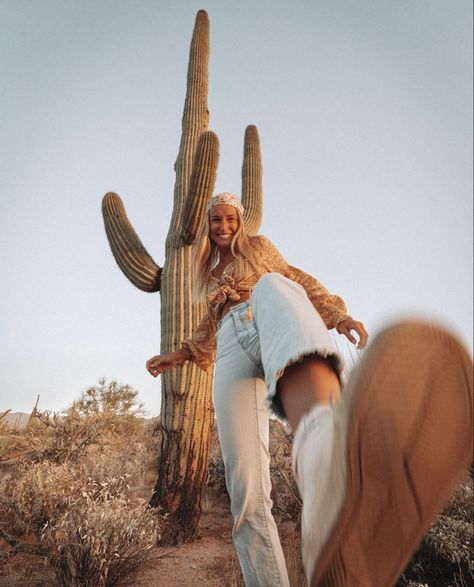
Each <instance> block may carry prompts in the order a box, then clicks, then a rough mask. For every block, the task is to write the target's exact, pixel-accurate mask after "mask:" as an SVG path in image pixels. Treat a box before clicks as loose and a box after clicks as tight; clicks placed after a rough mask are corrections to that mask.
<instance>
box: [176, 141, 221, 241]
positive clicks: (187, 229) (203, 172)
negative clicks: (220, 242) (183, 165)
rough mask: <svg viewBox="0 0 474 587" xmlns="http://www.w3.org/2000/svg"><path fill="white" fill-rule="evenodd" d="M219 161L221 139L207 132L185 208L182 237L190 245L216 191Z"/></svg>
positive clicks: (201, 143)
mask: <svg viewBox="0 0 474 587" xmlns="http://www.w3.org/2000/svg"><path fill="white" fill-rule="evenodd" d="M218 160H219V139H218V138H217V135H216V134H214V133H213V132H211V131H206V132H204V133H202V135H201V136H200V137H199V141H198V145H197V148H196V155H195V157H194V164H193V171H192V174H191V180H190V182H189V189H188V194H187V196H186V203H185V206H184V213H183V232H182V236H183V240H184V242H185V243H186V244H188V245H190V244H192V243H193V242H194V240H195V238H196V234H197V231H198V228H199V226H200V225H201V222H202V219H203V216H204V213H205V210H206V204H207V202H208V201H209V198H210V197H211V195H212V192H213V190H214V184H215V182H216V173H217V163H218Z"/></svg>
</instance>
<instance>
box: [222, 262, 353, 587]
mask: <svg viewBox="0 0 474 587" xmlns="http://www.w3.org/2000/svg"><path fill="white" fill-rule="evenodd" d="M249 306H250V308H251V312H250V315H249ZM309 354H319V355H321V356H324V357H328V356H329V357H331V358H332V359H333V362H334V364H335V366H336V368H337V369H338V370H339V372H340V369H341V368H342V362H341V361H340V359H339V358H338V357H337V354H336V349H335V347H334V343H333V341H332V338H331V337H330V336H329V333H328V330H327V328H326V326H325V325H324V322H323V321H322V319H321V317H320V316H319V314H318V313H317V312H316V310H315V309H314V307H313V305H312V304H311V302H310V301H309V299H308V297H307V295H306V292H305V291H304V289H303V288H302V287H301V286H300V285H298V284H297V283H295V282H293V281H290V280H289V279H287V278H286V277H283V276H282V275H280V274H279V273H268V274H266V275H264V276H262V277H261V278H260V280H259V282H258V283H257V285H256V287H255V289H254V291H253V294H252V298H251V300H249V301H247V302H243V303H242V304H238V305H236V306H233V307H232V308H231V310H230V312H229V313H228V314H226V316H224V318H223V319H222V320H221V322H220V324H219V329H218V332H217V359H216V368H215V378H214V391H213V399H214V407H215V411H216V419H217V428H218V433H219V440H220V444H221V449H222V456H223V459H224V465H225V475H226V484H227V489H228V491H229V495H230V498H231V510H232V516H233V518H234V529H233V538H234V543H235V546H236V549H237V554H238V557H239V561H240V566H241V568H242V573H243V576H244V580H245V584H246V586H247V587H279V586H282V587H288V586H289V584H290V583H289V580H288V573H287V570H286V565H285V559H284V556H283V551H282V548H281V544H280V539H279V536H278V531H277V527H276V524H275V520H274V519H273V516H272V513H271V508H272V501H271V499H270V492H271V481H270V454H269V449H268V444H269V410H268V408H270V411H273V412H274V413H275V414H277V415H278V416H280V417H284V414H283V413H282V411H281V406H280V405H279V403H278V398H277V397H275V391H276V383H277V380H278V378H279V377H280V376H281V374H282V373H283V371H284V369H285V367H286V366H288V365H289V364H291V363H294V362H295V361H297V360H299V359H301V358H302V357H304V356H306V355H309Z"/></svg>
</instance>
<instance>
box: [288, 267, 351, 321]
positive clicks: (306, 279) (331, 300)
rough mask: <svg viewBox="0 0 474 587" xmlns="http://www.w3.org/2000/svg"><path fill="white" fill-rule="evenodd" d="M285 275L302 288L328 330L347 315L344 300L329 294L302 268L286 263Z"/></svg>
mask: <svg viewBox="0 0 474 587" xmlns="http://www.w3.org/2000/svg"><path fill="white" fill-rule="evenodd" d="M286 277H288V278H289V279H292V280H293V281H295V282H296V283H299V284H300V285H301V286H302V287H303V288H304V290H305V291H306V295H307V296H308V298H309V299H310V301H311V303H312V304H313V306H314V307H315V308H316V310H317V311H318V312H319V315H320V316H321V318H322V319H323V322H324V324H326V326H327V328H328V330H331V328H335V327H336V326H337V325H338V324H339V322H341V321H342V320H345V319H346V318H348V317H349V314H348V313H347V308H346V304H345V302H344V300H343V299H342V298H341V297H339V296H338V295H335V294H331V293H330V292H329V291H328V289H327V288H326V287H324V285H323V284H322V283H320V282H319V281H318V280H317V279H315V278H314V277H312V276H311V275H308V273H305V272H304V271H303V270H302V269H298V267H293V266H292V265H288V274H287V275H286Z"/></svg>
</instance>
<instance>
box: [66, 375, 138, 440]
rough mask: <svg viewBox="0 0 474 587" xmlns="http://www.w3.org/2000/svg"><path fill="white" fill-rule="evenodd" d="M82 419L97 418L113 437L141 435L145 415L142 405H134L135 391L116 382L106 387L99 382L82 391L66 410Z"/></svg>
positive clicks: (136, 396) (104, 382)
mask: <svg viewBox="0 0 474 587" xmlns="http://www.w3.org/2000/svg"><path fill="white" fill-rule="evenodd" d="M69 411H74V412H77V413H78V414H79V416H81V417H82V418H94V417H96V418H97V417H98V418H100V420H102V421H104V423H105V426H106V428H107V429H108V430H109V431H113V432H115V433H116V434H121V435H123V434H126V435H130V434H141V433H142V432H143V429H144V416H145V414H146V412H145V409H144V407H143V404H142V403H139V402H138V391H136V390H134V389H133V388H132V387H131V386H130V385H127V384H120V383H117V381H110V382H109V383H107V380H106V379H104V378H103V379H99V382H98V384H97V385H94V386H91V387H89V388H88V389H86V390H85V391H84V392H83V393H82V394H81V396H80V398H79V399H78V400H76V401H74V402H73V404H72V406H71V408H70V409H69V410H68V413H69Z"/></svg>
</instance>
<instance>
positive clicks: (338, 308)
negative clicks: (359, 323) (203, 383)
mask: <svg viewBox="0 0 474 587" xmlns="http://www.w3.org/2000/svg"><path fill="white" fill-rule="evenodd" d="M250 243H251V245H252V246H253V247H254V248H255V251H256V254H257V256H258V258H259V261H260V271H259V272H258V273H256V272H252V273H250V274H249V275H247V276H246V277H244V278H242V279H240V280H239V281H237V280H236V277H235V275H234V272H235V262H234V261H232V262H231V263H229V265H227V266H226V267H225V268H224V271H223V273H222V276H221V277H220V278H217V277H215V276H214V275H212V273H211V276H210V279H209V283H208V286H207V314H206V315H205V316H204V318H203V319H202V321H201V322H200V324H199V325H198V327H197V328H196V330H195V331H194V334H193V336H191V337H189V338H187V339H185V341H184V342H183V344H182V345H181V348H184V349H186V350H188V351H189V353H190V355H191V360H192V361H193V362H194V363H196V365H198V367H200V368H201V369H203V370H204V371H207V372H209V371H211V369H212V366H213V364H214V362H215V358H216V332H217V325H218V323H219V319H220V314H221V311H222V308H223V306H224V304H225V303H226V302H227V301H228V300H230V301H232V302H238V301H239V300H240V299H241V293H243V292H249V291H252V290H253V288H254V287H255V285H256V284H257V282H258V280H259V279H260V277H261V276H262V275H265V274H266V273H280V274H281V275H283V276H284V277H287V278H288V279H291V280H292V281H295V282H296V283H298V284H299V285H301V286H302V287H303V288H304V290H305V291H306V295H307V296H308V298H309V300H310V301H311V303H312V304H313V306H314V307H315V309H316V310H317V311H318V312H319V314H320V316H321V318H322V319H323V321H324V323H325V324H326V326H327V328H328V330H330V329H331V328H335V327H336V326H337V324H339V322H341V321H342V320H345V319H346V318H348V317H349V315H348V314H347V309H346V304H345V303H344V300H342V298H340V297H339V296H337V295H334V294H331V293H330V292H329V291H328V290H327V289H326V288H325V287H324V285H322V283H320V282H319V281H317V280H316V279H315V278H314V277H312V276H311V275H308V274H307V273H305V272H304V271H302V270H301V269H298V268H297V267H293V266H292V265H289V264H288V263H287V262H286V261H285V259H284V258H283V257H282V255H281V254H280V251H279V250H278V249H277V248H276V246H275V245H274V244H273V243H272V242H271V241H270V240H268V239H267V238H266V237H264V236H253V237H250Z"/></svg>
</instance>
